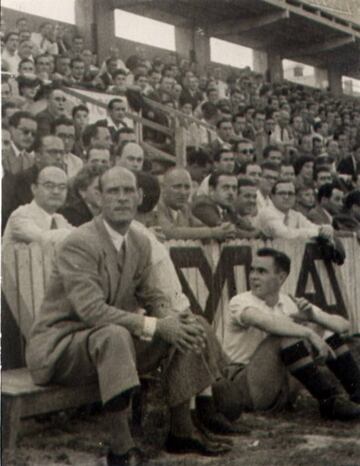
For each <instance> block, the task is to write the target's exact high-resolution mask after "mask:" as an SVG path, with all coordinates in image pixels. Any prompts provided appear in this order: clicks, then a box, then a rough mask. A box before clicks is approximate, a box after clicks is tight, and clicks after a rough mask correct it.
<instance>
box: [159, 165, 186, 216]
mask: <svg viewBox="0 0 360 466" xmlns="http://www.w3.org/2000/svg"><path fill="white" fill-rule="evenodd" d="M163 182H164V185H163V192H162V199H163V201H164V203H165V205H167V206H168V207H170V209H173V210H180V209H182V208H183V207H184V206H185V205H186V204H187V203H188V201H189V197H190V194H191V186H192V182H191V176H190V174H189V172H188V171H187V170H185V169H184V168H173V169H171V170H169V171H167V172H166V173H165V175H164V181H163Z"/></svg>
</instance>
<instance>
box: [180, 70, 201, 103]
mask: <svg viewBox="0 0 360 466" xmlns="http://www.w3.org/2000/svg"><path fill="white" fill-rule="evenodd" d="M180 101H186V102H189V103H191V106H192V110H194V109H195V108H196V107H197V106H198V105H199V103H200V102H201V101H202V93H201V91H200V90H199V80H198V78H197V77H196V76H190V77H189V78H188V79H187V80H184V85H183V89H182V91H181V95H180Z"/></svg>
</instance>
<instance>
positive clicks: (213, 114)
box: [198, 102, 219, 145]
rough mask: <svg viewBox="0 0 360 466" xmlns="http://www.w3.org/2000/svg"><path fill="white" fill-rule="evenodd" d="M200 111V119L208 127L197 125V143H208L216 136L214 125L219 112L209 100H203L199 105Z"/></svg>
mask: <svg viewBox="0 0 360 466" xmlns="http://www.w3.org/2000/svg"><path fill="white" fill-rule="evenodd" d="M201 113H202V118H201V119H200V120H201V121H202V122H203V123H205V124H206V125H207V126H208V127H206V126H200V127H199V129H198V131H199V144H200V145H210V144H211V143H212V142H213V141H215V139H216V137H217V133H216V131H215V126H216V122H217V120H218V115H219V112H218V109H217V107H216V105H214V104H212V103H211V102H204V103H203V104H202V105H201Z"/></svg>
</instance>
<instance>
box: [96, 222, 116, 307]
mask: <svg viewBox="0 0 360 466" xmlns="http://www.w3.org/2000/svg"><path fill="white" fill-rule="evenodd" d="M94 224H95V227H96V229H97V232H98V235H99V240H100V244H101V248H102V251H103V255H104V265H105V268H106V269H107V272H108V276H109V287H110V303H109V304H113V303H114V302H115V299H116V295H117V289H118V284H119V280H120V271H119V267H118V263H117V251H116V249H115V247H114V245H113V243H112V241H111V238H110V236H109V234H108V232H107V231H106V229H105V226H104V223H103V220H102V217H101V215H99V216H98V217H95V219H94Z"/></svg>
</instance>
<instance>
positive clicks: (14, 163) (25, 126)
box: [2, 111, 37, 175]
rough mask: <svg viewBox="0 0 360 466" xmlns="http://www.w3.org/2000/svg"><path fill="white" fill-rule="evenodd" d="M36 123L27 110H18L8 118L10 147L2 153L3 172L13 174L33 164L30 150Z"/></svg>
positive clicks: (32, 155)
mask: <svg viewBox="0 0 360 466" xmlns="http://www.w3.org/2000/svg"><path fill="white" fill-rule="evenodd" d="M36 130H37V123H36V120H35V118H34V117H33V115H32V114H31V113H29V112H23V111H19V112H16V113H14V114H13V115H12V116H11V117H10V119H9V131H10V136H11V140H10V149H9V151H7V152H4V153H3V157H2V165H3V169H4V171H5V172H8V173H12V174H13V175H14V174H16V173H19V172H22V171H24V170H27V169H28V168H30V167H31V166H32V165H33V164H34V154H33V152H32V149H33V145H34V141H35V137H36V134H37V133H36Z"/></svg>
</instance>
